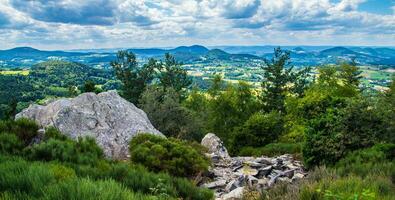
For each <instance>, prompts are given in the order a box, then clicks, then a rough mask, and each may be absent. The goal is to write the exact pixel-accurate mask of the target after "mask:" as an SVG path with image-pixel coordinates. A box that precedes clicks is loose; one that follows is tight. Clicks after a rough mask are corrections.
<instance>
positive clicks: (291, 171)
mask: <svg viewBox="0 0 395 200" xmlns="http://www.w3.org/2000/svg"><path fill="white" fill-rule="evenodd" d="M282 175H283V176H285V177H288V178H292V177H293V176H294V170H293V169H291V170H287V171H284V172H282Z"/></svg>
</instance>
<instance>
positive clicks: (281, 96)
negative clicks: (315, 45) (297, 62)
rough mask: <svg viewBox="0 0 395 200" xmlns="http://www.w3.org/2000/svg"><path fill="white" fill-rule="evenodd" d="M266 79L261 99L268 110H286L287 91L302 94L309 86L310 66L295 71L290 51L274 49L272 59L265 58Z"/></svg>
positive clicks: (263, 83)
mask: <svg viewBox="0 0 395 200" xmlns="http://www.w3.org/2000/svg"><path fill="white" fill-rule="evenodd" d="M265 64H266V67H262V69H263V70H264V77H265V79H264V81H263V82H262V94H261V100H262V101H263V103H264V107H265V110H266V111H269V112H270V111H273V110H276V111H278V112H282V113H283V112H284V111H285V104H284V101H285V97H286V95H287V92H292V91H293V92H295V93H296V94H298V95H302V94H303V91H304V89H305V87H306V86H307V83H308V82H307V75H308V71H309V68H306V69H305V70H302V71H300V72H294V71H293V67H291V61H290V52H288V51H283V50H281V48H279V47H278V48H276V49H274V55H273V58H272V59H271V60H265Z"/></svg>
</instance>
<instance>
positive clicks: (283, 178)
mask: <svg viewBox="0 0 395 200" xmlns="http://www.w3.org/2000/svg"><path fill="white" fill-rule="evenodd" d="M277 181H280V182H287V183H292V180H291V179H289V178H288V177H279V178H277Z"/></svg>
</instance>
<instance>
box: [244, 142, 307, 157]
mask: <svg viewBox="0 0 395 200" xmlns="http://www.w3.org/2000/svg"><path fill="white" fill-rule="evenodd" d="M301 153H302V144H301V143H271V144H268V145H266V146H264V147H260V148H254V147H243V148H242V149H241V150H240V153H239V154H238V155H240V156H262V155H264V156H279V155H283V154H293V155H296V156H300V155H301Z"/></svg>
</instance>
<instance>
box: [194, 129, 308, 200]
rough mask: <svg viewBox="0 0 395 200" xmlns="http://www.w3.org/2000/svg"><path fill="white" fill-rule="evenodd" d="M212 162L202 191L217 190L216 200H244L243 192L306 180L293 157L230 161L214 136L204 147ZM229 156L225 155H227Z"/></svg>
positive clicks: (224, 149)
mask: <svg viewBox="0 0 395 200" xmlns="http://www.w3.org/2000/svg"><path fill="white" fill-rule="evenodd" d="M201 144H202V145H203V146H205V147H206V148H207V149H208V154H207V156H209V157H210V158H211V159H212V166H211V168H210V169H209V173H208V174H207V178H209V179H210V180H211V181H209V182H206V183H203V184H202V187H206V188H209V189H212V190H214V192H215V196H216V199H217V200H231V199H232V200H234V199H236V200H237V199H242V194H243V190H244V188H247V187H248V188H252V189H257V190H258V191H262V190H264V189H267V188H269V187H271V186H273V185H274V184H275V183H277V182H288V183H293V182H295V181H297V180H298V179H302V178H304V177H305V176H306V173H305V171H304V169H303V166H302V164H301V162H300V161H297V160H294V159H293V158H292V156H291V155H282V156H278V157H273V158H269V157H264V156H262V157H257V158H256V157H230V156H229V155H228V154H227V150H226V148H225V146H224V145H223V143H222V141H221V140H220V139H219V138H218V137H217V136H215V135H214V134H212V133H209V134H207V135H206V136H205V137H204V138H203V140H202V143H201ZM225 152H226V153H225Z"/></svg>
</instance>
